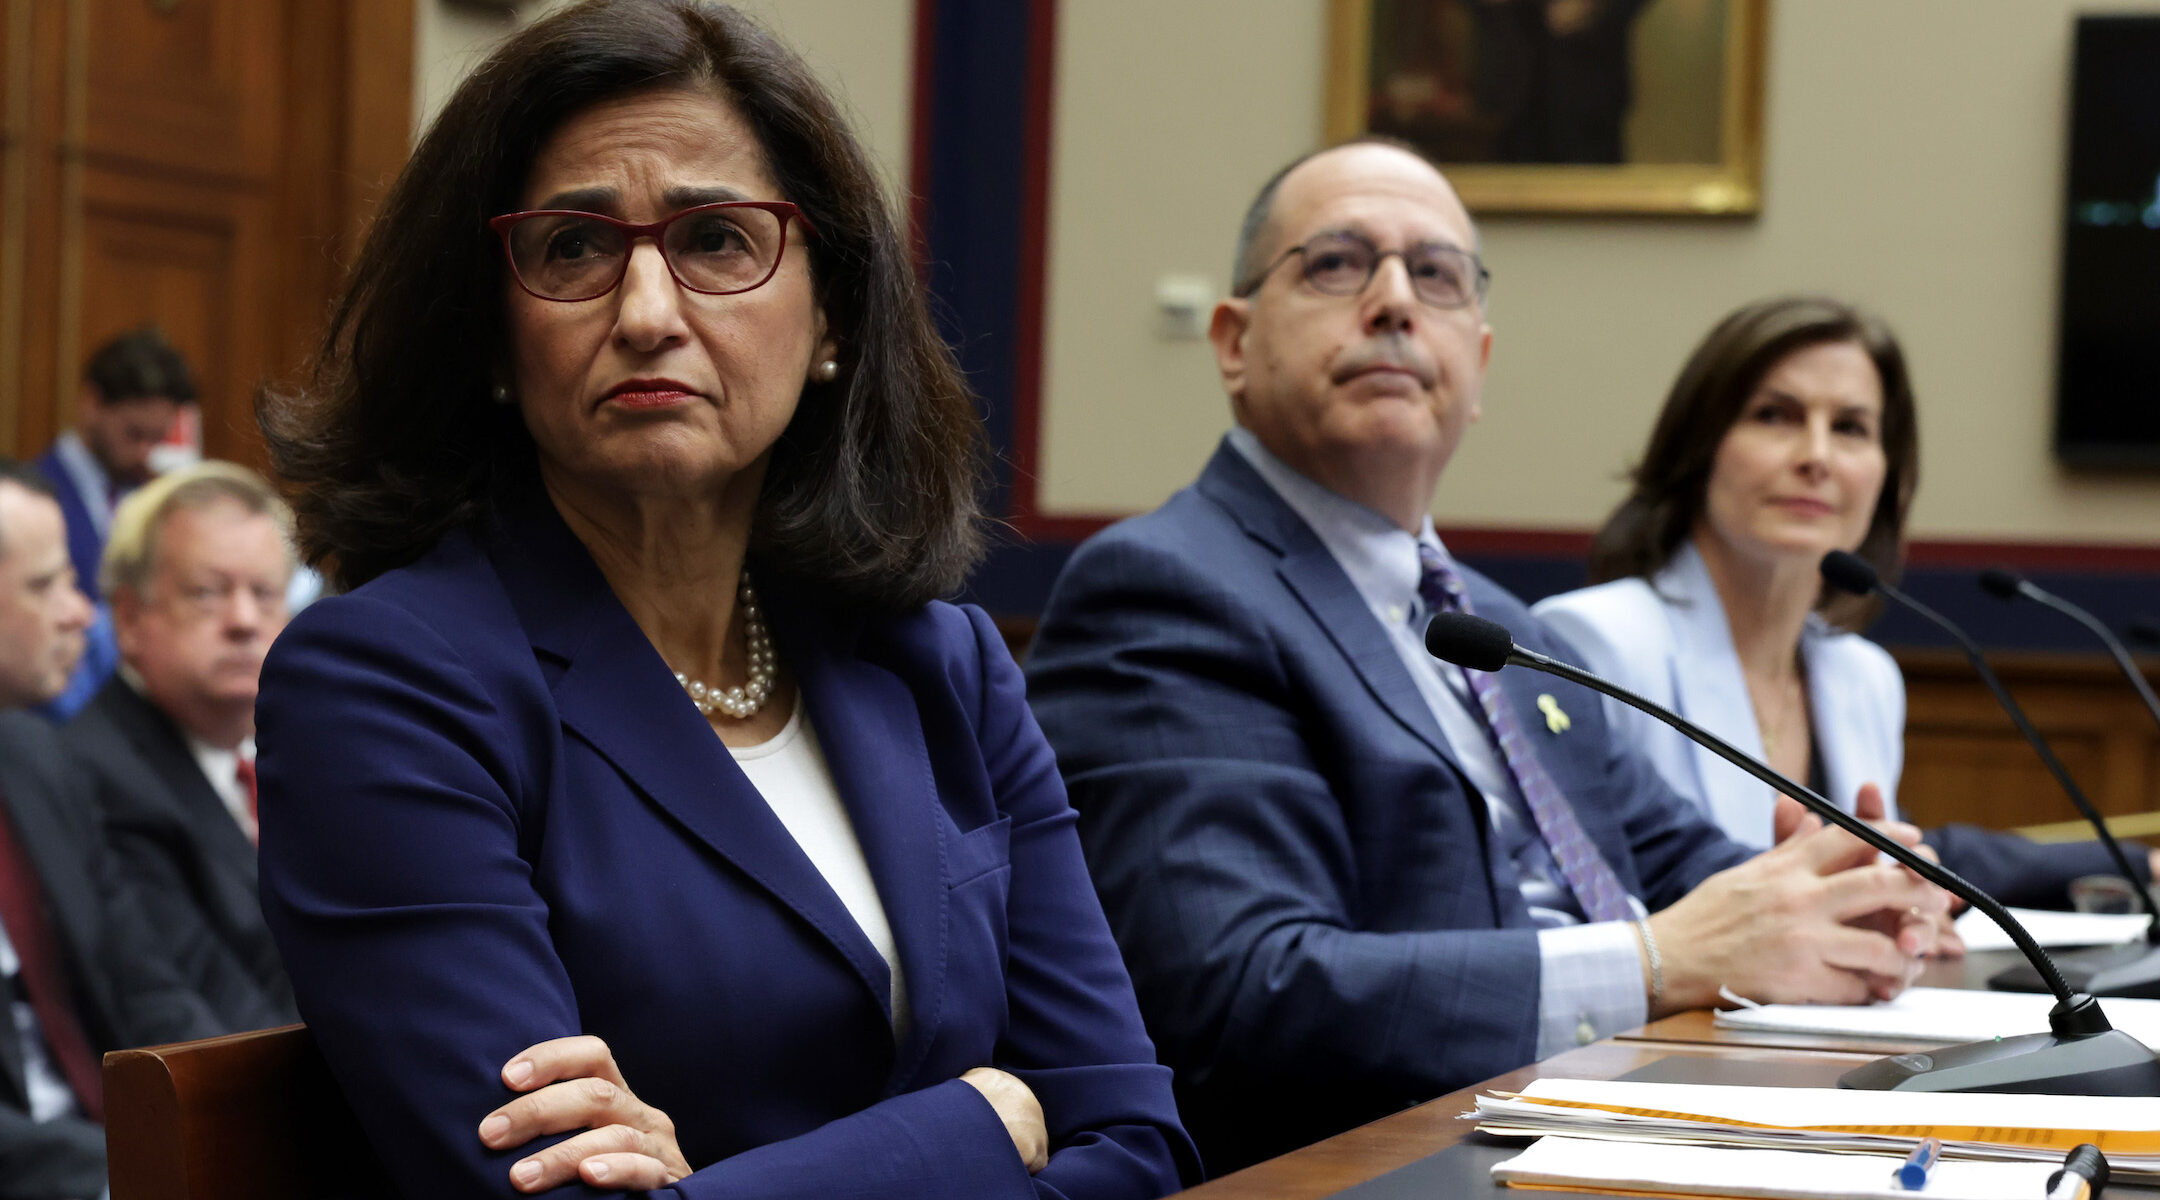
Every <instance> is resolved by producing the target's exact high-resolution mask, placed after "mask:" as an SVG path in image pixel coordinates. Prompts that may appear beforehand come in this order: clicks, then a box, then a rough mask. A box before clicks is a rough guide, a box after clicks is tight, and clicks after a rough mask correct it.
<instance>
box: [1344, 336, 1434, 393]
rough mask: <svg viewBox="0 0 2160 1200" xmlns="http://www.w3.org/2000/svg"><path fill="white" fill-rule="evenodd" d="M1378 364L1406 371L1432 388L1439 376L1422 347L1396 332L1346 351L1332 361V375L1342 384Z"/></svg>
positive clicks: (1430, 358)
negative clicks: (1333, 369) (1333, 364)
mask: <svg viewBox="0 0 2160 1200" xmlns="http://www.w3.org/2000/svg"><path fill="white" fill-rule="evenodd" d="M1379 367H1386V368H1392V369H1394V370H1397V371H1407V372H1409V373H1410V374H1412V375H1414V376H1416V377H1417V380H1418V382H1419V383H1422V384H1424V385H1425V386H1426V387H1431V386H1432V385H1433V384H1434V383H1435V382H1437V381H1438V380H1439V377H1440V368H1439V366H1438V364H1436V363H1434V362H1433V360H1432V357H1431V356H1430V355H1428V354H1426V353H1425V348H1424V347H1422V346H1420V345H1418V344H1417V343H1416V342H1413V341H1411V340H1410V339H1409V338H1406V337H1404V336H1403V335H1401V334H1399V333H1388V334H1382V335H1381V336H1379V337H1376V338H1372V339H1370V340H1368V341H1365V342H1362V343H1360V344H1358V345H1356V346H1353V347H1351V348H1350V349H1349V350H1347V351H1345V352H1344V353H1343V355H1342V357H1340V358H1338V359H1336V360H1335V371H1334V375H1333V378H1334V381H1335V382H1336V383H1342V382H1344V381H1345V380H1348V379H1350V378H1352V377H1354V376H1357V375H1361V374H1363V373H1365V372H1366V371H1370V370H1373V369H1375V368H1379Z"/></svg>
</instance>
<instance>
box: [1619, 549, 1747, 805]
mask: <svg viewBox="0 0 2160 1200" xmlns="http://www.w3.org/2000/svg"><path fill="white" fill-rule="evenodd" d="M1650 586H1651V588H1652V589H1653V590H1654V591H1656V592H1657V593H1658V594H1659V595H1660V596H1662V597H1664V598H1665V599H1666V601H1667V602H1666V604H1665V606H1664V607H1665V613H1666V616H1667V618H1668V619H1669V620H1670V621H1671V623H1672V634H1673V644H1674V645H1675V646H1677V647H1679V652H1678V653H1676V654H1674V655H1673V696H1674V701H1675V704H1674V707H1676V708H1678V709H1679V710H1680V712H1682V713H1684V714H1686V716H1687V718H1688V719H1689V720H1691V721H1693V722H1695V723H1696V724H1698V725H1700V726H1702V727H1703V728H1704V729H1707V730H1709V731H1710V732H1711V733H1714V734H1716V735H1717V736H1719V737H1721V738H1723V739H1725V740H1726V741H1728V742H1731V743H1732V744H1733V746H1734V748H1736V749H1738V750H1739V751H1740V752H1741V753H1743V754H1746V755H1749V756H1751V757H1754V758H1761V757H1763V744H1762V730H1761V729H1760V728H1758V727H1757V726H1756V724H1755V702H1754V700H1753V699H1752V698H1751V697H1749V695H1748V690H1747V680H1746V679H1745V678H1743V677H1742V676H1741V674H1740V655H1739V652H1738V651H1736V650H1735V649H1733V641H1732V627H1731V626H1730V625H1728V624H1726V622H1725V607H1724V605H1722V604H1720V603H1719V602H1718V594H1717V588H1716V586H1715V585H1713V584H1712V583H1711V581H1710V572H1709V569H1708V568H1707V567H1705V566H1704V565H1703V561H1702V555H1700V554H1698V553H1697V552H1696V550H1695V547H1694V546H1692V545H1688V544H1685V543H1683V544H1682V545H1681V547H1680V551H1679V553H1677V554H1675V555H1674V556H1673V560H1672V562H1671V563H1670V564H1669V565H1668V566H1667V567H1666V568H1665V570H1663V571H1662V572H1660V573H1659V574H1658V576H1657V578H1655V579H1653V580H1652V581H1651V584H1650ZM1689 751H1690V753H1691V755H1692V756H1693V759H1694V763H1695V777H1696V779H1697V780H1698V781H1699V782H1700V784H1701V788H1700V792H1699V794H1701V795H1704V796H1707V797H1709V798H1710V809H1711V812H1710V816H1711V818H1712V819H1713V820H1715V821H1716V822H1717V823H1718V825H1720V826H1721V827H1723V828H1724V830H1725V831H1726V833H1727V834H1729V835H1731V836H1732V838H1733V839H1734V840H1736V841H1740V842H1744V843H1746V844H1748V845H1750V846H1768V845H1771V844H1772V843H1773V842H1774V841H1775V840H1776V838H1775V834H1774V833H1773V831H1772V822H1771V816H1772V812H1773V810H1774V805H1773V804H1772V803H1771V802H1770V794H1769V789H1768V788H1766V787H1764V786H1763V785H1762V784H1760V783H1758V782H1756V781H1755V780H1753V779H1751V778H1748V777H1747V776H1746V775H1744V774H1743V773H1742V772H1741V771H1740V770H1739V768H1737V767H1734V766H1733V765H1732V764H1731V763H1728V762H1726V761H1725V760H1724V759H1722V758H1719V757H1718V756H1717V755H1715V754H1713V753H1711V752H1710V751H1709V750H1707V749H1705V748H1703V747H1702V746H1698V745H1695V744H1694V743H1692V742H1691V743H1689Z"/></svg>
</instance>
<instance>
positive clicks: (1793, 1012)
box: [1716, 987, 2160, 1046]
mask: <svg viewBox="0 0 2160 1200" xmlns="http://www.w3.org/2000/svg"><path fill="white" fill-rule="evenodd" d="M2053 1007H2055V998H2054V997H2053V996H2050V995H2048V994H2046V993H2045V992H1982V991H1974V990H1969V989H1966V988H1924V987H1916V988H1907V989H1905V990H1904V991H1903V992H1902V993H1900V994H1899V995H1898V998H1897V999H1895V1000H1886V1001H1884V1002H1882V1003H1880V1004H1852V1005H1844V1004H1765V1005H1761V1006H1760V1007H1757V1008H1740V1009H1734V1010H1732V1011H1730V1012H1720V1013H1718V1014H1717V1017H1716V1020H1717V1023H1718V1024H1719V1025H1721V1026H1723V1027H1725V1028H1727V1029H1761V1030H1770V1031H1775V1032H1778V1033H1833V1034H1844V1035H1847V1036H1851V1037H1879V1038H1911V1039H1913V1040H1916V1041H1937V1042H1980V1041H1986V1040H1987V1039H1989V1038H1998V1037H2015V1036H2016V1035H2018V1034H2021V1033H2046V1032H2047V1031H2048V1010H2049V1009H2051V1008H2053ZM2102 1007H2103V1008H2104V1009H2105V1010H2106V1012H2107V1017H2108V1021H2109V1023H2111V1024H2113V1025H2114V1026H2115V1028H2117V1029H2120V1030H2122V1031H2123V1032H2125V1033H2128V1034H2129V1035H2130V1036H2131V1037H2134V1038H2136V1039H2137V1040H2139V1041H2141V1042H2143V1043H2145V1044H2146V1045H2147V1046H2160V1000H2118V999H2112V998H2111V999H2109V1000H2107V1001H2105V1002H2104V1003H2103V1005H2102Z"/></svg>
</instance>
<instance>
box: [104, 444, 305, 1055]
mask: <svg viewBox="0 0 2160 1200" xmlns="http://www.w3.org/2000/svg"><path fill="white" fill-rule="evenodd" d="M291 528H292V517H291V514H290V513H289V512H288V511H287V509H286V507H285V504H284V501H282V500H281V499H279V497H278V495H277V493H276V492H275V491H273V490H272V489H271V487H270V485H269V484H268V483H266V482H264V481H263V480H262V478H261V477H260V476H258V475H256V474H255V473H254V472H252V471H249V470H248V469H247V468H245V467H240V466H236V465H234V464H232V463H226V462H205V463H200V464H197V465H195V466H193V467H188V468H185V469H183V470H179V471H175V472H172V473H170V474H167V475H163V476H160V477H159V478H157V479H156V480H154V481H152V482H151V483H149V484H148V485H146V486H144V487H143V488H141V489H140V490H138V491H136V492H134V493H132V494H130V495H129V496H128V498H127V499H126V500H123V501H122V502H121V504H120V507H119V510H118V511H117V512H116V513H115V514H114V519H113V527H112V536H111V538H110V540H109V541H108V542H107V544H106V547H105V557H104V561H103V565H102V568H101V574H102V576H103V584H104V591H105V594H106V596H107V597H108V599H109V601H110V603H111V605H112V615H113V629H114V632H115V634H116V635H117V637H118V641H119V645H120V656H121V665H120V672H119V675H118V677H116V678H115V679H113V680H112V681H111V682H110V683H108V684H106V685H105V688H104V690H102V691H100V692H99V693H98V695H97V698H96V699H95V700H93V701H92V702H91V704H90V706H89V707H88V708H86V709H84V710H83V712H82V714H81V715H80V716H78V717H77V718H76V719H75V720H74V721H73V722H72V723H71V724H69V726H68V727H67V729H66V730H65V731H64V732H63V733H62V735H61V736H62V739H63V740H64V741H65V742H66V744H67V746H68V748H69V750H70V751H71V752H72V755H73V757H74V760H75V763H76V766H77V768H78V769H79V770H80V771H81V772H82V773H83V774H84V775H85V776H87V777H88V778H89V779H90V780H91V781H92V787H93V791H94V793H95V795H96V797H97V801H98V806H99V809H100V811H101V812H102V813H103V815H104V819H105V826H106V834H107V837H108V838H109V839H110V840H111V843H112V846H113V850H114V852H115V853H116V854H117V855H118V856H119V858H120V860H121V861H122V862H123V863H124V864H125V865H126V868H127V871H128V873H129V875H130V877H131V879H132V881H133V882H134V884H135V885H136V887H137V888H138V889H140V890H141V891H142V892H143V893H144V895H145V898H146V899H147V900H148V901H149V906H148V907H149V911H150V916H151V919H152V921H153V922H155V923H156V924H157V925H158V927H159V930H160V932H161V933H163V934H165V935H166V936H167V937H168V939H170V940H175V941H177V940H180V939H182V938H188V939H192V940H194V941H196V942H198V943H200V944H204V945H206V946H207V947H209V952H208V953H206V954H204V955H203V956H201V957H200V959H199V960H198V961H195V962H192V963H188V964H184V966H185V968H186V970H187V973H188V975H189V977H190V982H191V983H192V984H193V986H194V987H195V989H196V991H197V992H198V993H199V994H200V995H201V996H202V997H203V999H204V1000H205V1001H206V1002H208V1003H209V1005H210V1006H211V1008H212V1009H213V1010H214V1011H215V1012H216V1013H217V1014H218V1017H219V1019H220V1020H221V1021H223V1022H224V1023H225V1024H226V1025H228V1026H230V1027H232V1028H236V1029H245V1028H254V1027H260V1026H264V1025H273V1024H281V1023H284V1022H286V1021H291V1020H294V1019H296V1014H295V1012H294V1009H293V1001H292V989H291V986H290V985H289V984H288V983H287V982H286V980H285V972H284V970H283V968H282V967H281V966H280V964H279V961H278V954H277V948H276V947H275V946H274V945H272V944H271V941H270V934H269V931H268V930H267V929H266V928H265V927H264V925H263V919H262V908H261V906H260V905H259V904H258V903H257V902H256V899H255V836H256V814H255V745H254V739H255V687H256V681H257V679H258V678H259V676H260V675H261V674H262V663H263V655H264V654H266V653H267V652H268V651H269V649H270V642H271V640H272V639H274V638H275V637H277V635H278V632H279V631H280V630H282V629H283V628H284V627H285V620H286V615H287V614H286V588H287V585H288V584H289V583H290V582H291V579H292V574H293V567H294V561H293V550H292V537H291ZM205 934H207V936H204V935H205Z"/></svg>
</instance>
